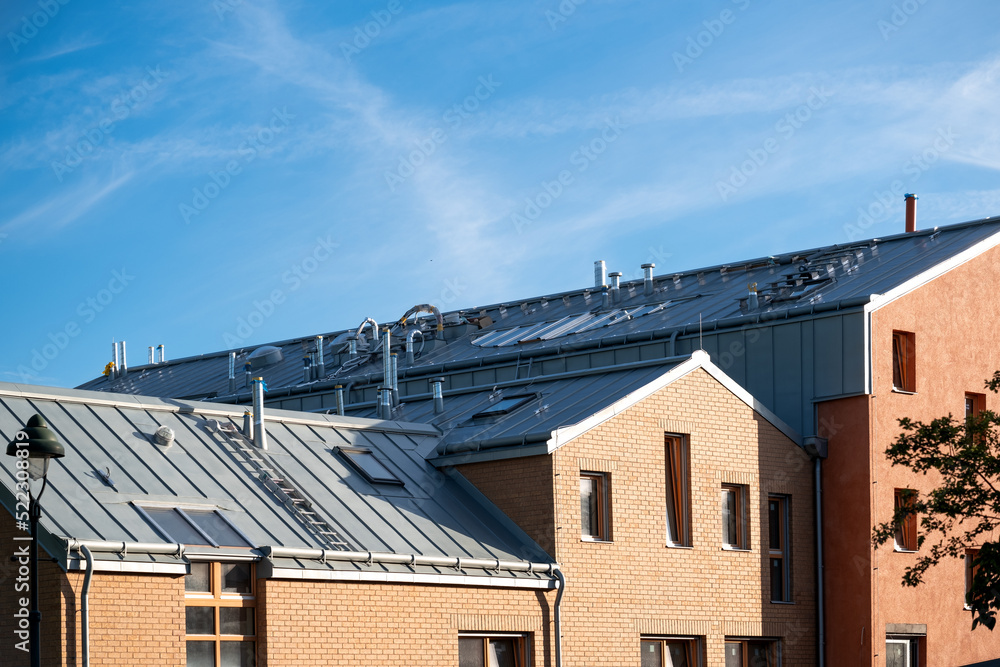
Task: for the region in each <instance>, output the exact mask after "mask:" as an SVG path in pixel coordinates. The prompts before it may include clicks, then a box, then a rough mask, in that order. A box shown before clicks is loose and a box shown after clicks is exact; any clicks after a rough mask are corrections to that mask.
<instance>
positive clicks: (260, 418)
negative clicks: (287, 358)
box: [253, 378, 267, 450]
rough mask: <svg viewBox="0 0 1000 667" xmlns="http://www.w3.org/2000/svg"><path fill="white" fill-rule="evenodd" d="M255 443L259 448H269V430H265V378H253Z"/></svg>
mask: <svg viewBox="0 0 1000 667" xmlns="http://www.w3.org/2000/svg"><path fill="white" fill-rule="evenodd" d="M253 444H254V445H256V446H257V449H263V450H266V449H267V431H265V430H264V378H254V379H253Z"/></svg>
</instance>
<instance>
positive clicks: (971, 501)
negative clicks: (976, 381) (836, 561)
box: [872, 371, 1000, 630]
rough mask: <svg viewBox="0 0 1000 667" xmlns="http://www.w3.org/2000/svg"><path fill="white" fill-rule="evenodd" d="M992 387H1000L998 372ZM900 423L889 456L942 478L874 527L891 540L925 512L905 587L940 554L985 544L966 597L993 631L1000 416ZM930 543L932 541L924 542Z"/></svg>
mask: <svg viewBox="0 0 1000 667" xmlns="http://www.w3.org/2000/svg"><path fill="white" fill-rule="evenodd" d="M986 387H987V388H988V389H989V390H991V391H993V392H994V393H996V392H998V391H1000V371H997V372H996V373H994V374H993V378H992V379H990V380H988V381H987V382H986ZM899 426H900V428H901V429H902V433H900V435H899V437H898V438H897V439H896V442H895V443H893V444H892V446H891V447H889V449H887V450H886V452H885V453H886V456H887V457H888V458H889V460H890V461H892V463H893V465H901V466H905V467H907V468H909V469H911V470H913V471H914V472H919V473H921V474H924V475H926V474H927V473H928V472H934V473H937V474H938V475H939V476H940V480H941V481H940V483H939V485H938V486H937V487H936V488H934V489H933V490H931V491H930V492H929V493H926V494H916V495H915V497H914V498H913V499H912V500H911V501H910V502H908V503H906V504H905V506H904V507H900V508H897V509H896V511H895V512H894V513H893V518H892V520H891V521H888V522H885V523H882V524H879V525H877V526H875V529H874V532H873V536H872V537H873V541H874V543H875V544H876V545H882V544H885V543H886V542H889V541H890V540H892V539H893V538H894V536H895V534H896V531H897V529H898V527H899V526H901V525H902V523H903V521H904V520H905V519H906V517H908V516H910V515H914V514H915V515H916V516H917V517H919V520H920V523H919V525H920V530H919V537H918V539H917V544H918V547H920V551H921V555H920V557H919V559H918V560H917V562H916V564H915V565H913V566H912V567H909V568H907V570H906V573H905V574H904V576H903V585H905V586H917V585H919V584H920V583H921V581H922V580H923V576H924V574H925V573H926V572H927V570H928V569H929V568H931V567H933V566H934V565H937V564H938V563H939V562H940V561H941V559H943V558H946V557H953V558H956V557H960V556H962V557H964V555H965V553H966V550H967V549H969V548H980V551H979V555H978V557H977V558H976V561H975V563H976V565H977V569H976V575H975V577H973V581H972V586H971V591H970V593H969V595H968V596H967V599H966V602H967V604H968V605H969V607H970V608H971V609H972V627H973V629H975V628H976V626H978V625H985V626H986V627H988V628H989V629H990V630H992V629H993V628H994V626H995V625H996V622H997V618H996V614H997V611H998V609H1000V544H997V543H996V542H990V541H988V540H992V539H993V538H994V531H995V530H996V529H997V528H998V527H1000V515H998V511H1000V415H997V414H996V413H993V412H990V411H988V410H984V411H983V412H981V413H979V414H978V415H976V416H974V417H970V418H969V419H968V420H966V419H962V420H956V419H954V418H953V417H952V416H951V415H950V414H949V415H948V416H947V417H940V418H938V419H935V420H933V421H931V422H930V423H926V424H925V423H923V422H919V421H912V420H910V419H908V418H903V419H900V420H899ZM926 543H931V544H930V546H929V547H927V548H924V545H925V544H926Z"/></svg>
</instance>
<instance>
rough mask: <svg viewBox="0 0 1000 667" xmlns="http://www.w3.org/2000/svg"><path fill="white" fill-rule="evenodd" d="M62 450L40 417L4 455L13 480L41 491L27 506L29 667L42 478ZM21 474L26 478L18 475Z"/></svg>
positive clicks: (37, 660) (37, 647)
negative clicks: (37, 483) (37, 482)
mask: <svg viewBox="0 0 1000 667" xmlns="http://www.w3.org/2000/svg"><path fill="white" fill-rule="evenodd" d="M65 455H66V450H65V449H63V446H62V445H61V444H60V443H59V441H58V440H56V436H55V434H54V433H52V431H50V430H49V425H48V424H46V423H45V419H44V418H43V417H42V416H41V415H37V414H36V415H34V416H32V417H31V418H30V419H29V420H28V424H27V425H26V426H25V427H24V428H22V429H21V430H20V431H18V432H17V434H16V435H15V436H14V439H13V440H12V441H11V442H10V444H9V445H7V456H14V457H16V458H17V473H18V474H17V475H16V477H17V480H18V482H22V481H24V482H25V483H26V482H27V479H26V477H30V478H31V479H39V478H41V480H42V488H41V490H40V491H39V492H38V495H37V496H36V495H35V494H31V500H30V502H29V504H28V518H29V520H30V522H31V548H30V551H31V553H30V555H29V559H30V561H31V562H30V567H31V582H30V584H31V612H30V614H29V616H28V637H29V639H30V643H31V654H30V655H31V667H41V664H42V653H41V636H40V633H39V630H40V627H41V621H42V612H41V611H40V610H39V609H38V519H39V518H40V517H41V516H42V509H41V505H40V502H41V499H42V494H43V493H45V483H46V475H48V472H49V461H51V460H52V459H58V458H62V457H63V456H65ZM22 470H23V471H25V473H26V475H22V474H20V473H21V471H22Z"/></svg>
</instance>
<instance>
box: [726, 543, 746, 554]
mask: <svg viewBox="0 0 1000 667" xmlns="http://www.w3.org/2000/svg"><path fill="white" fill-rule="evenodd" d="M720 549H721V550H722V551H740V552H743V553H750V551H751V550H750V549H747V548H745V547H730V546H727V545H725V544H723V545H722V547H720Z"/></svg>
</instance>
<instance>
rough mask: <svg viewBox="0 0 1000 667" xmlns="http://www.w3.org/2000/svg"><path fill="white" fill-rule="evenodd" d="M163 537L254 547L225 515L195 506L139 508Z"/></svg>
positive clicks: (190, 541)
mask: <svg viewBox="0 0 1000 667" xmlns="http://www.w3.org/2000/svg"><path fill="white" fill-rule="evenodd" d="M135 507H136V509H138V510H139V513H140V514H142V515H143V516H144V517H145V518H146V521H148V522H149V523H150V525H152V526H153V528H155V529H156V530H157V531H158V532H159V533H160V534H161V535H163V537H165V538H166V539H168V540H170V541H171V542H176V543H177V544H199V545H201V544H205V545H208V546H212V547H252V546H253V544H252V543H251V542H250V540H249V539H248V538H247V536H246V535H244V534H243V533H242V532H240V530H239V529H238V528H236V526H234V525H233V524H232V523H230V521H229V519H227V518H226V517H225V516H223V514H222V513H221V512H219V511H218V510H213V509H205V508H201V509H197V508H191V507H148V506H147V507H141V506H139V505H136V506H135Z"/></svg>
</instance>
